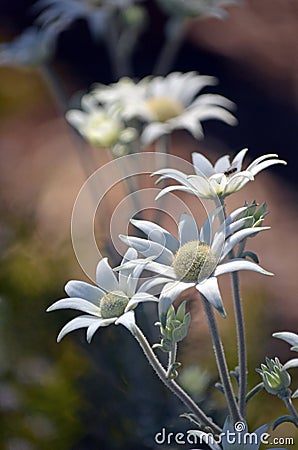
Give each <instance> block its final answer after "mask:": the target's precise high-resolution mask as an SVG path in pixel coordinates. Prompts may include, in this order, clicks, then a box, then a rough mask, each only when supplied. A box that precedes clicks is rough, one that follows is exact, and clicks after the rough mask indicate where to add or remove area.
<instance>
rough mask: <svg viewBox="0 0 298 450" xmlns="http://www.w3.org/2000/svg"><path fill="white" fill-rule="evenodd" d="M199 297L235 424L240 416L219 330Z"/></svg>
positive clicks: (210, 311)
mask: <svg viewBox="0 0 298 450" xmlns="http://www.w3.org/2000/svg"><path fill="white" fill-rule="evenodd" d="M201 297H202V301H203V306H204V310H205V314H206V317H207V321H208V325H209V330H210V334H211V339H212V344H213V349H214V353H215V358H216V363H217V368H218V372H219V376H220V379H221V382H222V385H223V388H224V392H225V397H226V400H227V403H228V408H229V412H230V415H231V417H232V420H233V422H234V423H235V422H237V421H239V420H241V415H240V413H239V410H238V406H237V402H236V399H235V395H234V391H233V388H232V384H231V378H230V375H229V371H228V366H227V362H226V357H225V354H224V349H223V345H222V342H221V338H220V335H219V330H218V327H217V323H216V320H215V316H214V312H213V309H212V306H211V305H210V303H209V302H208V300H206V298H205V297H204V296H203V295H201Z"/></svg>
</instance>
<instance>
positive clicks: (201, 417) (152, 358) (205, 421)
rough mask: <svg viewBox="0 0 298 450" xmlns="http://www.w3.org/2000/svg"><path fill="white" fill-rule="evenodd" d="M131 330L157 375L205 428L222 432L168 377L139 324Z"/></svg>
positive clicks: (216, 432)
mask: <svg viewBox="0 0 298 450" xmlns="http://www.w3.org/2000/svg"><path fill="white" fill-rule="evenodd" d="M129 330H130V332H131V333H132V335H133V336H134V337H135V339H136V340H137V341H138V343H139V344H140V346H141V348H142V350H143V352H144V353H145V355H146V357H147V359H148V361H149V363H150V365H151V366H152V367H153V369H154V371H155V372H156V374H157V376H158V377H159V378H160V380H161V381H162V382H163V383H164V384H165V386H166V387H167V388H168V389H170V390H171V391H172V392H173V393H174V394H175V395H176V396H177V397H178V398H179V399H180V400H181V401H182V403H183V404H184V405H185V406H186V407H187V408H188V409H189V410H190V411H191V412H192V413H193V414H194V415H195V416H196V418H197V419H198V421H199V422H200V423H201V425H202V426H203V427H204V428H208V429H210V430H212V431H213V432H214V433H215V434H218V433H220V432H221V429H220V428H219V426H218V425H216V424H215V423H214V422H213V421H212V419H210V418H209V417H207V416H206V414H205V413H204V412H203V411H202V410H201V408H200V407H199V406H198V405H197V404H196V403H195V402H194V401H193V400H192V398H191V397H189V395H188V394H187V393H186V392H185V391H184V390H183V389H182V388H181V387H180V386H179V384H177V383H176V382H175V381H174V380H172V379H170V378H168V377H167V372H166V370H165V369H164V368H163V366H162V365H161V363H160V362H159V360H158V359H157V357H156V355H155V353H154V351H153V350H152V348H151V347H150V344H149V342H148V341H147V339H146V337H145V336H144V334H143V333H142V331H141V330H140V328H139V327H138V326H137V325H134V326H133V327H131V328H130V329H129Z"/></svg>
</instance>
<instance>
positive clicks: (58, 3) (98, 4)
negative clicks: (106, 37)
mask: <svg viewBox="0 0 298 450" xmlns="http://www.w3.org/2000/svg"><path fill="white" fill-rule="evenodd" d="M136 1H141V0H39V1H38V2H36V4H35V6H34V9H35V11H42V12H41V14H40V15H39V17H38V18H37V23H38V24H40V25H42V26H43V27H46V28H49V29H53V30H56V31H57V32H58V33H59V32H61V31H62V30H64V29H66V28H68V27H69V26H70V25H71V24H72V23H73V22H74V21H75V20H77V19H85V20H86V21H87V22H88V25H89V28H90V30H91V32H92V33H93V35H94V36H95V37H98V36H101V35H102V34H103V33H104V31H105V30H106V29H107V26H108V23H109V18H110V17H111V15H112V14H113V13H114V12H115V11H119V10H126V9H127V8H129V7H130V6H131V5H133V4H134V3H135V2H136Z"/></svg>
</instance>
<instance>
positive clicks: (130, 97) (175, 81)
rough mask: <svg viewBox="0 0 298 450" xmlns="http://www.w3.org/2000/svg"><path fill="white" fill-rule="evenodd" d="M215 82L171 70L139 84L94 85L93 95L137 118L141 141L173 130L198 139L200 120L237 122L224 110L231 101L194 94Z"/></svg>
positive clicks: (213, 96)
mask: <svg viewBox="0 0 298 450" xmlns="http://www.w3.org/2000/svg"><path fill="white" fill-rule="evenodd" d="M216 83H217V80H216V78H214V77H210V76H203V75H199V74H197V73H196V72H188V73H180V72H173V73H170V74H169V75H167V76H166V77H161V76H158V77H146V78H144V79H142V80H140V81H139V83H134V82H133V81H131V80H129V79H121V80H120V81H119V82H118V83H114V84H112V85H110V86H97V87H96V89H95V90H94V92H93V95H94V96H95V98H96V99H97V100H98V101H100V102H102V103H104V104H107V105H108V106H109V107H111V108H112V109H116V110H117V111H120V113H121V114H122V116H123V118H124V119H132V118H137V119H140V120H141V121H142V122H143V123H144V125H143V132H142V136H141V139H142V142H143V143H144V144H149V143H151V142H153V141H155V140H156V139H158V138H159V137H161V136H163V135H166V134H169V133H171V132H172V131H173V130H175V129H185V130H188V131H189V132H190V133H191V134H192V135H193V136H194V137H195V138H197V139H199V138H202V137H203V135H204V133H203V128H202V125H201V122H202V121H203V120H207V119H218V120H222V121H223V122H225V123H227V124H229V125H235V124H236V122H237V121H236V119H235V117H234V116H233V115H232V114H231V113H230V112H229V111H228V109H232V108H233V107H234V104H233V102H231V101H230V100H228V99H227V98H225V97H223V96H221V95H217V94H203V95H200V96H198V93H199V92H200V91H201V90H202V89H203V88H204V87H205V86H208V85H214V84H216Z"/></svg>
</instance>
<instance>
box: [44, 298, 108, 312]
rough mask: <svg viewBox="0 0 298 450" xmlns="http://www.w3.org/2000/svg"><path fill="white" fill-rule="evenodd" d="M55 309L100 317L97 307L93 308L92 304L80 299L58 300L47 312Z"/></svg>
mask: <svg viewBox="0 0 298 450" xmlns="http://www.w3.org/2000/svg"><path fill="white" fill-rule="evenodd" d="M57 309H76V310H79V311H83V312H86V313H89V314H93V315H95V316H99V315H100V308H99V307H98V306H95V305H94V303H91V302H89V301H88V300H84V299H82V298H75V297H72V298H63V299H61V300H58V301H57V302H55V303H53V305H51V306H50V307H49V308H48V309H47V312H50V311H55V310H57Z"/></svg>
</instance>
